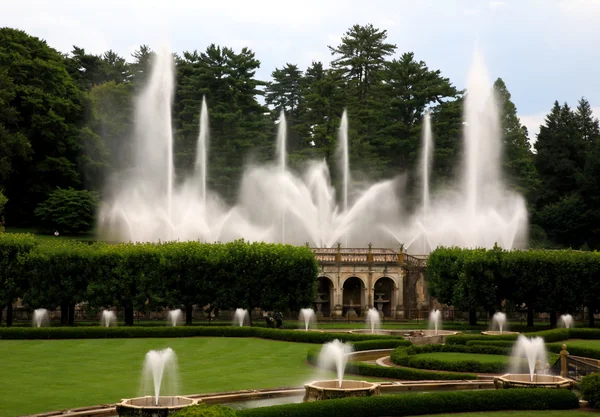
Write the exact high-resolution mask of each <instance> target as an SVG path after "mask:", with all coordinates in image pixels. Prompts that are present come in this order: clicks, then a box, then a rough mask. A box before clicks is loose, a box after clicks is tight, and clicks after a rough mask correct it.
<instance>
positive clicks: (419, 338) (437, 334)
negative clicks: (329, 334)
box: [350, 329, 458, 345]
mask: <svg viewBox="0 0 600 417" xmlns="http://www.w3.org/2000/svg"><path fill="white" fill-rule="evenodd" d="M350 333H367V334H371V333H372V334H379V335H390V336H402V337H403V338H405V339H406V340H410V341H411V342H412V343H413V344H414V345H424V344H428V343H444V342H445V341H446V336H450V335H455V334H458V332H455V331H452V330H437V331H436V330H412V331H411V330H382V329H378V330H375V331H374V332H371V330H370V329H357V330H351V331H350Z"/></svg>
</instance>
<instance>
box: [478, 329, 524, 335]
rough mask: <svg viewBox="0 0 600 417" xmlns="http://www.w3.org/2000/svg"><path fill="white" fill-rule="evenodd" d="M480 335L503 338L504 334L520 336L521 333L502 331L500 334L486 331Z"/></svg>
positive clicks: (495, 331) (494, 331) (496, 331)
mask: <svg viewBox="0 0 600 417" xmlns="http://www.w3.org/2000/svg"><path fill="white" fill-rule="evenodd" d="M481 334H483V335H486V336H504V335H506V334H521V333H519V332H507V331H502V333H500V331H498V330H486V331H485V332H481Z"/></svg>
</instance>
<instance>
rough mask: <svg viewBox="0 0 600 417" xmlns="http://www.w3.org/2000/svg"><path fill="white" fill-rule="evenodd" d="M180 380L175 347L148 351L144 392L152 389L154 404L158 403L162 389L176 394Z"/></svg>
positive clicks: (143, 384) (144, 372) (143, 385)
mask: <svg viewBox="0 0 600 417" xmlns="http://www.w3.org/2000/svg"><path fill="white" fill-rule="evenodd" d="M178 382H179V381H178V375H177V356H176V355H175V352H174V351H173V349H171V348H166V349H161V350H151V351H149V352H148V353H146V358H145V360H144V368H143V370H142V392H143V394H147V393H148V391H149V390H151V391H152V394H153V395H154V399H155V404H154V405H158V398H159V397H160V394H161V391H162V392H163V393H165V391H166V392H167V393H168V394H171V395H174V394H175V393H176V392H177V389H178V387H177V385H178Z"/></svg>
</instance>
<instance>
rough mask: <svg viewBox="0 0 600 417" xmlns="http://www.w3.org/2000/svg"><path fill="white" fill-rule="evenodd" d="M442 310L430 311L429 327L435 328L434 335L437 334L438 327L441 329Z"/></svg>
mask: <svg viewBox="0 0 600 417" xmlns="http://www.w3.org/2000/svg"><path fill="white" fill-rule="evenodd" d="M441 324H442V312H441V311H440V310H437V309H436V310H431V313H429V328H430V329H433V330H434V335H435V336H437V334H438V329H441V327H442V326H441Z"/></svg>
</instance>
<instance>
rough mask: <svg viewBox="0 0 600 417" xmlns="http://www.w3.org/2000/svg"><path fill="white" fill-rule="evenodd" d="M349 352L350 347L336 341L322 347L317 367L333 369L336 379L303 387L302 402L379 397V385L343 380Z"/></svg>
mask: <svg viewBox="0 0 600 417" xmlns="http://www.w3.org/2000/svg"><path fill="white" fill-rule="evenodd" d="M351 352H352V345H349V344H346V343H342V342H340V341H339V340H337V339H336V340H334V341H333V342H329V343H325V344H324V345H323V348H322V349H321V352H320V353H319V363H318V366H319V367H320V368H323V369H332V368H333V369H334V370H335V371H336V373H337V379H336V380H335V379H334V380H324V381H314V382H311V383H309V384H306V385H304V388H305V395H304V401H319V400H326V399H332V398H344V397H370V396H373V395H379V384H376V383H370V382H366V381H350V380H344V371H345V370H346V363H347V361H348V354H350V353H351Z"/></svg>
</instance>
